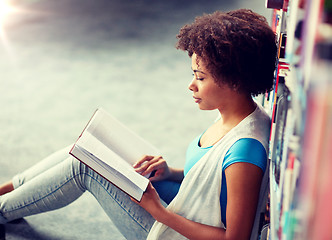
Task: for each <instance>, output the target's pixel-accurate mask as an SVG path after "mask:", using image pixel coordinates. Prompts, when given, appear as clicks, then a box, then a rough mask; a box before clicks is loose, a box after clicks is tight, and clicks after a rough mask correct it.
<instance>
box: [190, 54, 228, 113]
mask: <svg viewBox="0 0 332 240" xmlns="http://www.w3.org/2000/svg"><path fill="white" fill-rule="evenodd" d="M191 60H192V70H193V75H194V77H193V79H192V81H191V83H190V84H189V86H188V87H189V90H191V91H192V92H193V98H194V100H195V102H196V103H197V104H198V106H199V108H200V109H202V110H214V109H219V110H221V109H222V108H223V106H224V105H225V104H227V102H228V101H229V97H231V94H232V93H231V92H232V91H231V89H230V88H229V87H227V86H225V84H223V85H220V84H217V83H216V82H215V81H214V79H213V77H212V75H211V74H210V73H209V72H208V71H207V70H206V68H205V67H204V65H205V64H204V62H203V61H202V60H201V59H200V58H197V55H196V54H195V53H194V54H193V55H192V58H191Z"/></svg>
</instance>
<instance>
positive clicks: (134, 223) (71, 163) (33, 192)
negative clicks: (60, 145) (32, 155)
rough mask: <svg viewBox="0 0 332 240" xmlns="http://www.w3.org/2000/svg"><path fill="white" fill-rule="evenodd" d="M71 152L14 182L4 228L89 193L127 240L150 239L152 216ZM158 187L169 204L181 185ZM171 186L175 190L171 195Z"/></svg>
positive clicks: (2, 208) (1, 209)
mask: <svg viewBox="0 0 332 240" xmlns="http://www.w3.org/2000/svg"><path fill="white" fill-rule="evenodd" d="M68 152H69V148H65V149H62V150H60V151H58V152H56V153H54V154H52V155H50V156H49V157H47V158H46V159H44V160H43V161H41V162H40V163H38V164H37V165H35V166H33V167H31V168H30V169H28V170H26V171H25V172H23V173H21V174H18V175H16V176H15V177H14V178H13V185H14V188H15V190H14V191H12V192H10V193H7V194H5V195H3V196H0V224H4V223H6V222H8V221H12V220H14V219H17V218H22V217H25V216H29V215H33V214H38V213H42V212H47V211H51V210H55V209H59V208H61V207H64V206H67V205H68V204H70V203H71V202H73V201H75V200H76V199H77V198H79V197H80V196H81V195H82V194H83V193H84V192H85V191H86V190H87V191H89V192H90V193H91V194H92V195H93V196H94V197H95V198H96V199H97V201H98V202H99V204H100V205H101V207H102V208H103V209H104V211H105V212H106V214H107V215H108V216H109V217H110V219H112V220H113V223H114V224H115V225H116V227H117V228H118V229H119V231H120V232H121V233H122V234H123V236H124V237H125V238H126V239H146V237H147V234H148V232H149V230H150V228H151V226H152V224H153V222H154V219H153V218H152V216H151V215H150V214H149V213H148V212H147V211H145V210H144V209H143V208H141V207H140V206H139V205H137V204H136V203H134V202H132V201H131V200H130V198H129V196H128V195H127V194H125V193H123V192H122V191H121V190H119V189H118V188H117V187H115V186H114V185H113V184H111V183H110V182H108V181H107V180H105V179H104V178H103V177H101V176H100V175H99V174H98V173H96V172H94V171H93V170H91V169H90V168H88V167H87V166H86V165H84V164H82V163H81V162H79V161H78V160H76V159H75V158H73V157H71V156H70V155H69V154H68ZM154 185H155V187H156V189H157V191H158V193H159V194H160V196H161V198H164V199H165V200H166V202H169V201H170V200H172V198H173V197H174V196H175V195H176V193H177V191H176V189H178V186H177V185H179V184H178V183H172V182H158V183H156V184H154ZM169 185H172V186H173V187H172V189H173V190H174V189H175V190H174V191H169V189H170V188H169V187H168V186H169ZM166 190H167V191H166ZM165 205H166V203H165Z"/></svg>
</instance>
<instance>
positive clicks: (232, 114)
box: [218, 94, 256, 128]
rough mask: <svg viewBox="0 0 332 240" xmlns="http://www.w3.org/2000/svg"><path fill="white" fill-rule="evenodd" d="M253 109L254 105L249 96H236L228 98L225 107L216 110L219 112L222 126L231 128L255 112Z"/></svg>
mask: <svg viewBox="0 0 332 240" xmlns="http://www.w3.org/2000/svg"><path fill="white" fill-rule="evenodd" d="M255 109H256V103H255V102H254V100H253V99H252V97H251V96H243V95H240V94H238V95H237V96H234V98H233V97H232V98H230V100H229V102H228V104H227V105H225V107H222V108H219V109H218V110H219V112H220V123H221V124H222V125H223V126H228V127H229V128H233V127H234V126H236V125H237V124H239V123H240V122H241V121H242V120H243V119H244V118H246V117H247V116H248V115H250V114H251V113H252V112H253V111H255Z"/></svg>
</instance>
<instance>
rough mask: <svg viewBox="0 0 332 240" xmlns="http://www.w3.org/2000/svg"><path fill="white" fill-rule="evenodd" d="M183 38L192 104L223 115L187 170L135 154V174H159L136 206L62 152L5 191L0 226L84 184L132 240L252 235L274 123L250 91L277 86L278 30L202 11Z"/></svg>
mask: <svg viewBox="0 0 332 240" xmlns="http://www.w3.org/2000/svg"><path fill="white" fill-rule="evenodd" d="M177 37H178V44H177V48H178V49H181V50H184V51H187V52H188V54H189V56H190V57H191V59H192V66H191V67H192V70H193V79H192V81H191V83H190V84H189V89H190V90H191V91H192V93H193V99H194V102H195V103H196V104H197V105H198V107H199V108H200V109H202V110H215V109H217V110H218V111H219V113H220V117H219V118H218V120H216V121H215V122H214V123H213V124H212V125H211V126H210V127H209V128H207V129H206V131H205V132H204V133H202V134H201V135H200V136H198V137H197V138H195V139H194V140H193V142H192V143H191V144H190V145H189V147H188V151H187V159H186V164H185V166H184V169H174V168H171V167H168V165H167V163H166V161H165V160H164V159H163V158H162V157H161V156H144V157H143V158H142V159H140V160H138V162H137V163H136V164H135V166H134V167H135V169H136V171H137V172H139V173H141V174H146V173H153V174H152V177H151V178H150V180H151V182H152V183H150V184H149V186H148V188H147V190H146V192H145V193H144V195H143V198H142V200H141V202H139V203H138V202H135V201H134V200H132V199H130V198H129V197H128V196H127V195H126V194H124V193H123V192H122V191H120V190H119V189H117V188H116V187H115V186H114V185H112V184H111V183H109V182H108V181H106V180H105V179H104V178H102V177H101V176H100V175H98V174H97V173H96V172H94V171H92V170H91V169H89V168H88V167H86V166H85V165H83V164H81V163H80V162H79V161H77V160H76V159H74V158H72V157H70V156H69V155H68V149H64V150H61V151H59V152H57V153H55V154H53V155H51V156H50V157H48V158H46V159H45V160H44V161H42V162H40V163H39V164H37V165H36V166H34V167H32V168H31V169H29V170H27V171H25V172H23V173H21V174H19V175H17V176H15V177H14V178H13V180H12V181H10V182H8V183H6V184H4V185H2V186H1V187H0V195H1V196H0V223H1V224H4V223H6V222H8V221H11V220H14V219H17V218H21V217H24V216H28V215H32V214H37V213H41V212H45V211H50V210H54V209H58V208H60V207H63V206H66V205H68V204H69V203H71V202H72V201H74V200H75V199H77V198H78V197H79V196H81V195H82V193H83V192H84V191H86V190H87V191H89V192H91V193H92V194H93V195H94V196H95V198H96V199H97V200H98V202H99V203H100V205H101V206H102V207H103V209H104V210H105V212H106V213H107V214H108V216H109V217H110V218H111V219H114V221H113V222H114V223H115V225H116V226H117V227H118V228H119V230H120V232H121V233H122V234H123V235H124V236H125V237H126V238H127V239H146V238H147V239H186V238H189V239H236V240H240V239H249V238H250V236H251V232H252V228H253V224H254V221H255V214H256V208H257V205H258V200H259V192H260V186H261V183H262V177H263V174H264V172H265V171H266V165H267V148H268V136H269V126H270V120H269V117H268V116H267V115H266V113H265V112H264V110H262V108H261V107H260V106H259V105H258V104H257V103H256V102H255V101H254V100H253V98H252V96H255V95H257V94H260V93H265V92H266V91H269V90H270V89H271V87H272V84H273V74H274V68H275V60H276V42H275V35H274V33H273V31H272V30H271V29H270V27H269V26H268V23H267V22H266V20H265V18H264V17H262V16H260V15H258V14H256V13H254V12H252V11H250V10H244V9H241V10H235V11H230V12H226V13H222V12H215V13H213V14H208V15H203V16H201V17H197V18H196V19H195V21H194V22H193V23H192V24H189V25H185V26H184V27H183V28H182V29H181V30H180V33H179V34H178V36H177ZM159 196H160V197H159ZM160 198H161V199H160ZM165 205H168V206H167V207H165Z"/></svg>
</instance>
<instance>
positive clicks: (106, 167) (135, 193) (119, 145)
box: [69, 108, 160, 201]
mask: <svg viewBox="0 0 332 240" xmlns="http://www.w3.org/2000/svg"><path fill="white" fill-rule="evenodd" d="M69 153H70V154H71V155H73V156H74V157H75V158H77V159H78V160H80V161H81V162H83V163H84V164H86V165H88V166H89V167H90V168H92V169H93V170H94V171H96V172H98V173H99V174H100V175H101V176H103V177H104V178H106V179H107V180H108V181H110V182H112V183H113V184H114V185H116V186H117V187H119V188H120V189H121V190H122V191H124V192H126V193H127V194H129V195H130V196H131V197H133V198H134V199H136V200H137V201H140V200H141V198H142V195H143V193H144V191H145V190H146V187H147V185H148V183H149V180H148V179H147V177H148V176H142V175H140V174H139V173H137V172H135V170H134V168H133V164H134V163H135V162H137V161H138V160H139V159H140V158H141V157H142V156H143V155H160V154H159V151H158V150H157V149H156V148H155V147H153V146H152V145H151V144H149V143H147V142H146V141H144V140H143V139H142V138H141V137H139V136H138V135H137V134H135V133H134V132H132V131H131V130H129V129H128V128H127V127H126V126H124V125H123V124H122V123H121V122H119V121H118V120H116V119H115V118H114V117H112V116H111V115H110V114H108V113H107V112H106V111H105V110H103V109H102V108H99V109H97V110H96V111H95V113H94V114H93V116H92V118H91V119H90V121H89V122H88V124H87V126H86V127H85V128H84V130H83V132H82V133H81V135H80V136H79V138H78V140H77V141H76V143H75V144H74V146H73V147H72V149H71V150H70V152H69Z"/></svg>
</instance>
